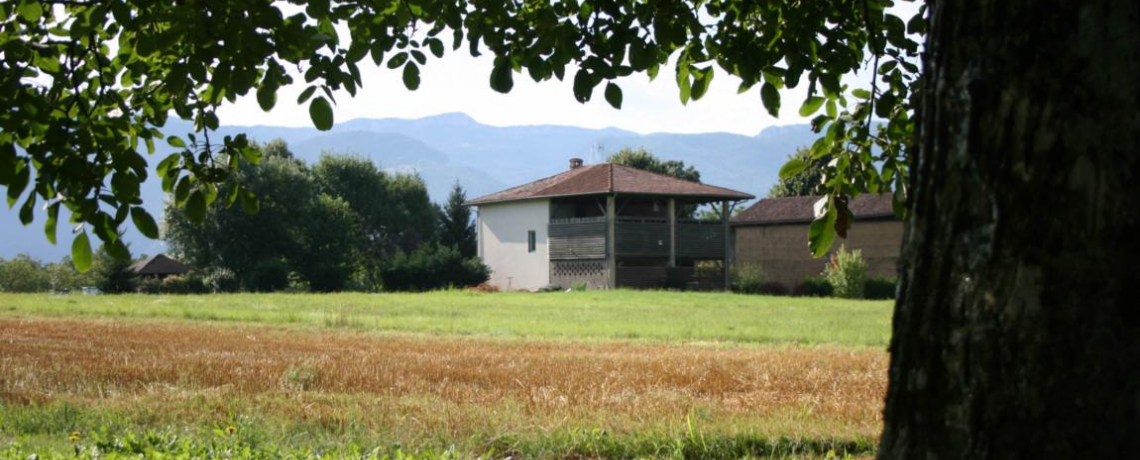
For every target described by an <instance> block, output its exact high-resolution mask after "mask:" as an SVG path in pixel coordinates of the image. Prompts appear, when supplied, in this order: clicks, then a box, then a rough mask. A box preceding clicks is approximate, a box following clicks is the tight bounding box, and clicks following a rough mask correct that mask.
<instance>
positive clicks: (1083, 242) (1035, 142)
mask: <svg viewBox="0 0 1140 460" xmlns="http://www.w3.org/2000/svg"><path fill="white" fill-rule="evenodd" d="M930 6H931V14H930V26H931V28H930V35H929V36H928V43H927V47H926V50H927V56H926V62H925V73H924V79H925V80H924V88H923V96H922V98H923V99H922V104H921V105H922V107H923V109H922V110H921V114H920V119H921V123H920V137H919V148H918V152H917V154H916V156H915V161H914V163H913V167H912V171H913V174H912V178H911V179H912V188H911V202H910V205H909V206H910V214H909V217H908V222H907V224H908V229H907V233H906V236H905V237H904V243H903V245H904V248H903V263H902V266H901V268H900V291H899V299H898V304H897V306H896V309H895V317H894V326H893V328H894V331H893V332H894V334H893V337H892V339H891V346H890V352H891V365H890V385H889V389H888V392H887V401H886V413H885V427H884V433H883V437H882V441H881V445H880V453H879V456H880V458H883V459H887V458H897V459H935V458H940V459H941V458H1065V459H1068V458H1136V457H1137V456H1140V307H1138V306H1140V295H1138V294H1140V276H1138V273H1140V266H1138V262H1140V244H1138V242H1140V235H1137V234H1136V231H1137V230H1138V229H1140V203H1138V202H1137V200H1140V160H1138V156H1140V141H1138V139H1140V114H1138V112H1137V110H1138V108H1140V104H1138V103H1140V32H1138V29H1140V3H1137V2H1136V0H1091V1H1072V0H960V1H937V0H934V1H932V2H931V5H930Z"/></svg>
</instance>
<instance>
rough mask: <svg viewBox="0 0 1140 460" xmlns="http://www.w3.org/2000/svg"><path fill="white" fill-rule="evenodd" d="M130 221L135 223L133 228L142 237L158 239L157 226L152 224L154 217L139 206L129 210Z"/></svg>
mask: <svg viewBox="0 0 1140 460" xmlns="http://www.w3.org/2000/svg"><path fill="white" fill-rule="evenodd" d="M131 220H132V221H134V223H135V228H138V229H139V232H142V234H143V235H146V237H147V238H150V239H152V240H157V239H158V224H156V223H155V222H154V217H151V215H150V213H148V212H146V209H143V208H142V207H141V206H134V207H132V208H131Z"/></svg>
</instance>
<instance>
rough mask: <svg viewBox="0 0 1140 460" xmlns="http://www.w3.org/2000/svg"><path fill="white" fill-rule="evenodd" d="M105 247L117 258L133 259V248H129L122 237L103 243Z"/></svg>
mask: <svg viewBox="0 0 1140 460" xmlns="http://www.w3.org/2000/svg"><path fill="white" fill-rule="evenodd" d="M103 249H104V250H106V251H107V255H109V256H111V258H113V259H116V260H131V250H130V249H127V245H126V244H125V243H123V240H122V239H117V240H114V241H110V242H106V243H103Z"/></svg>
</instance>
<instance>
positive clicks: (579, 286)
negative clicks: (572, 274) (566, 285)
mask: <svg viewBox="0 0 1140 460" xmlns="http://www.w3.org/2000/svg"><path fill="white" fill-rule="evenodd" d="M589 287H590V283H587V282H585V281H575V282H574V284H571V285H570V290H571V291H585V290H586V289H589Z"/></svg>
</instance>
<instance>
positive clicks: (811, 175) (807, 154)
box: [768, 148, 828, 198]
mask: <svg viewBox="0 0 1140 460" xmlns="http://www.w3.org/2000/svg"><path fill="white" fill-rule="evenodd" d="M788 161H789V163H790V164H792V165H793V166H794V167H797V168H798V165H797V163H802V164H804V165H805V166H804V167H803V168H800V171H799V172H797V173H795V174H781V175H780V181H779V182H776V183H775V184H774V185H772V188H771V189H769V190H768V198H780V197H789V196H811V195H819V194H821V193H822V191H823V184H824V176H823V173H824V169H825V168H826V163H827V161H828V158H827V157H823V158H819V159H815V158H812V154H811V150H808V149H804V148H799V149H796V154H795V155H792V156H790V157H788Z"/></svg>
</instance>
